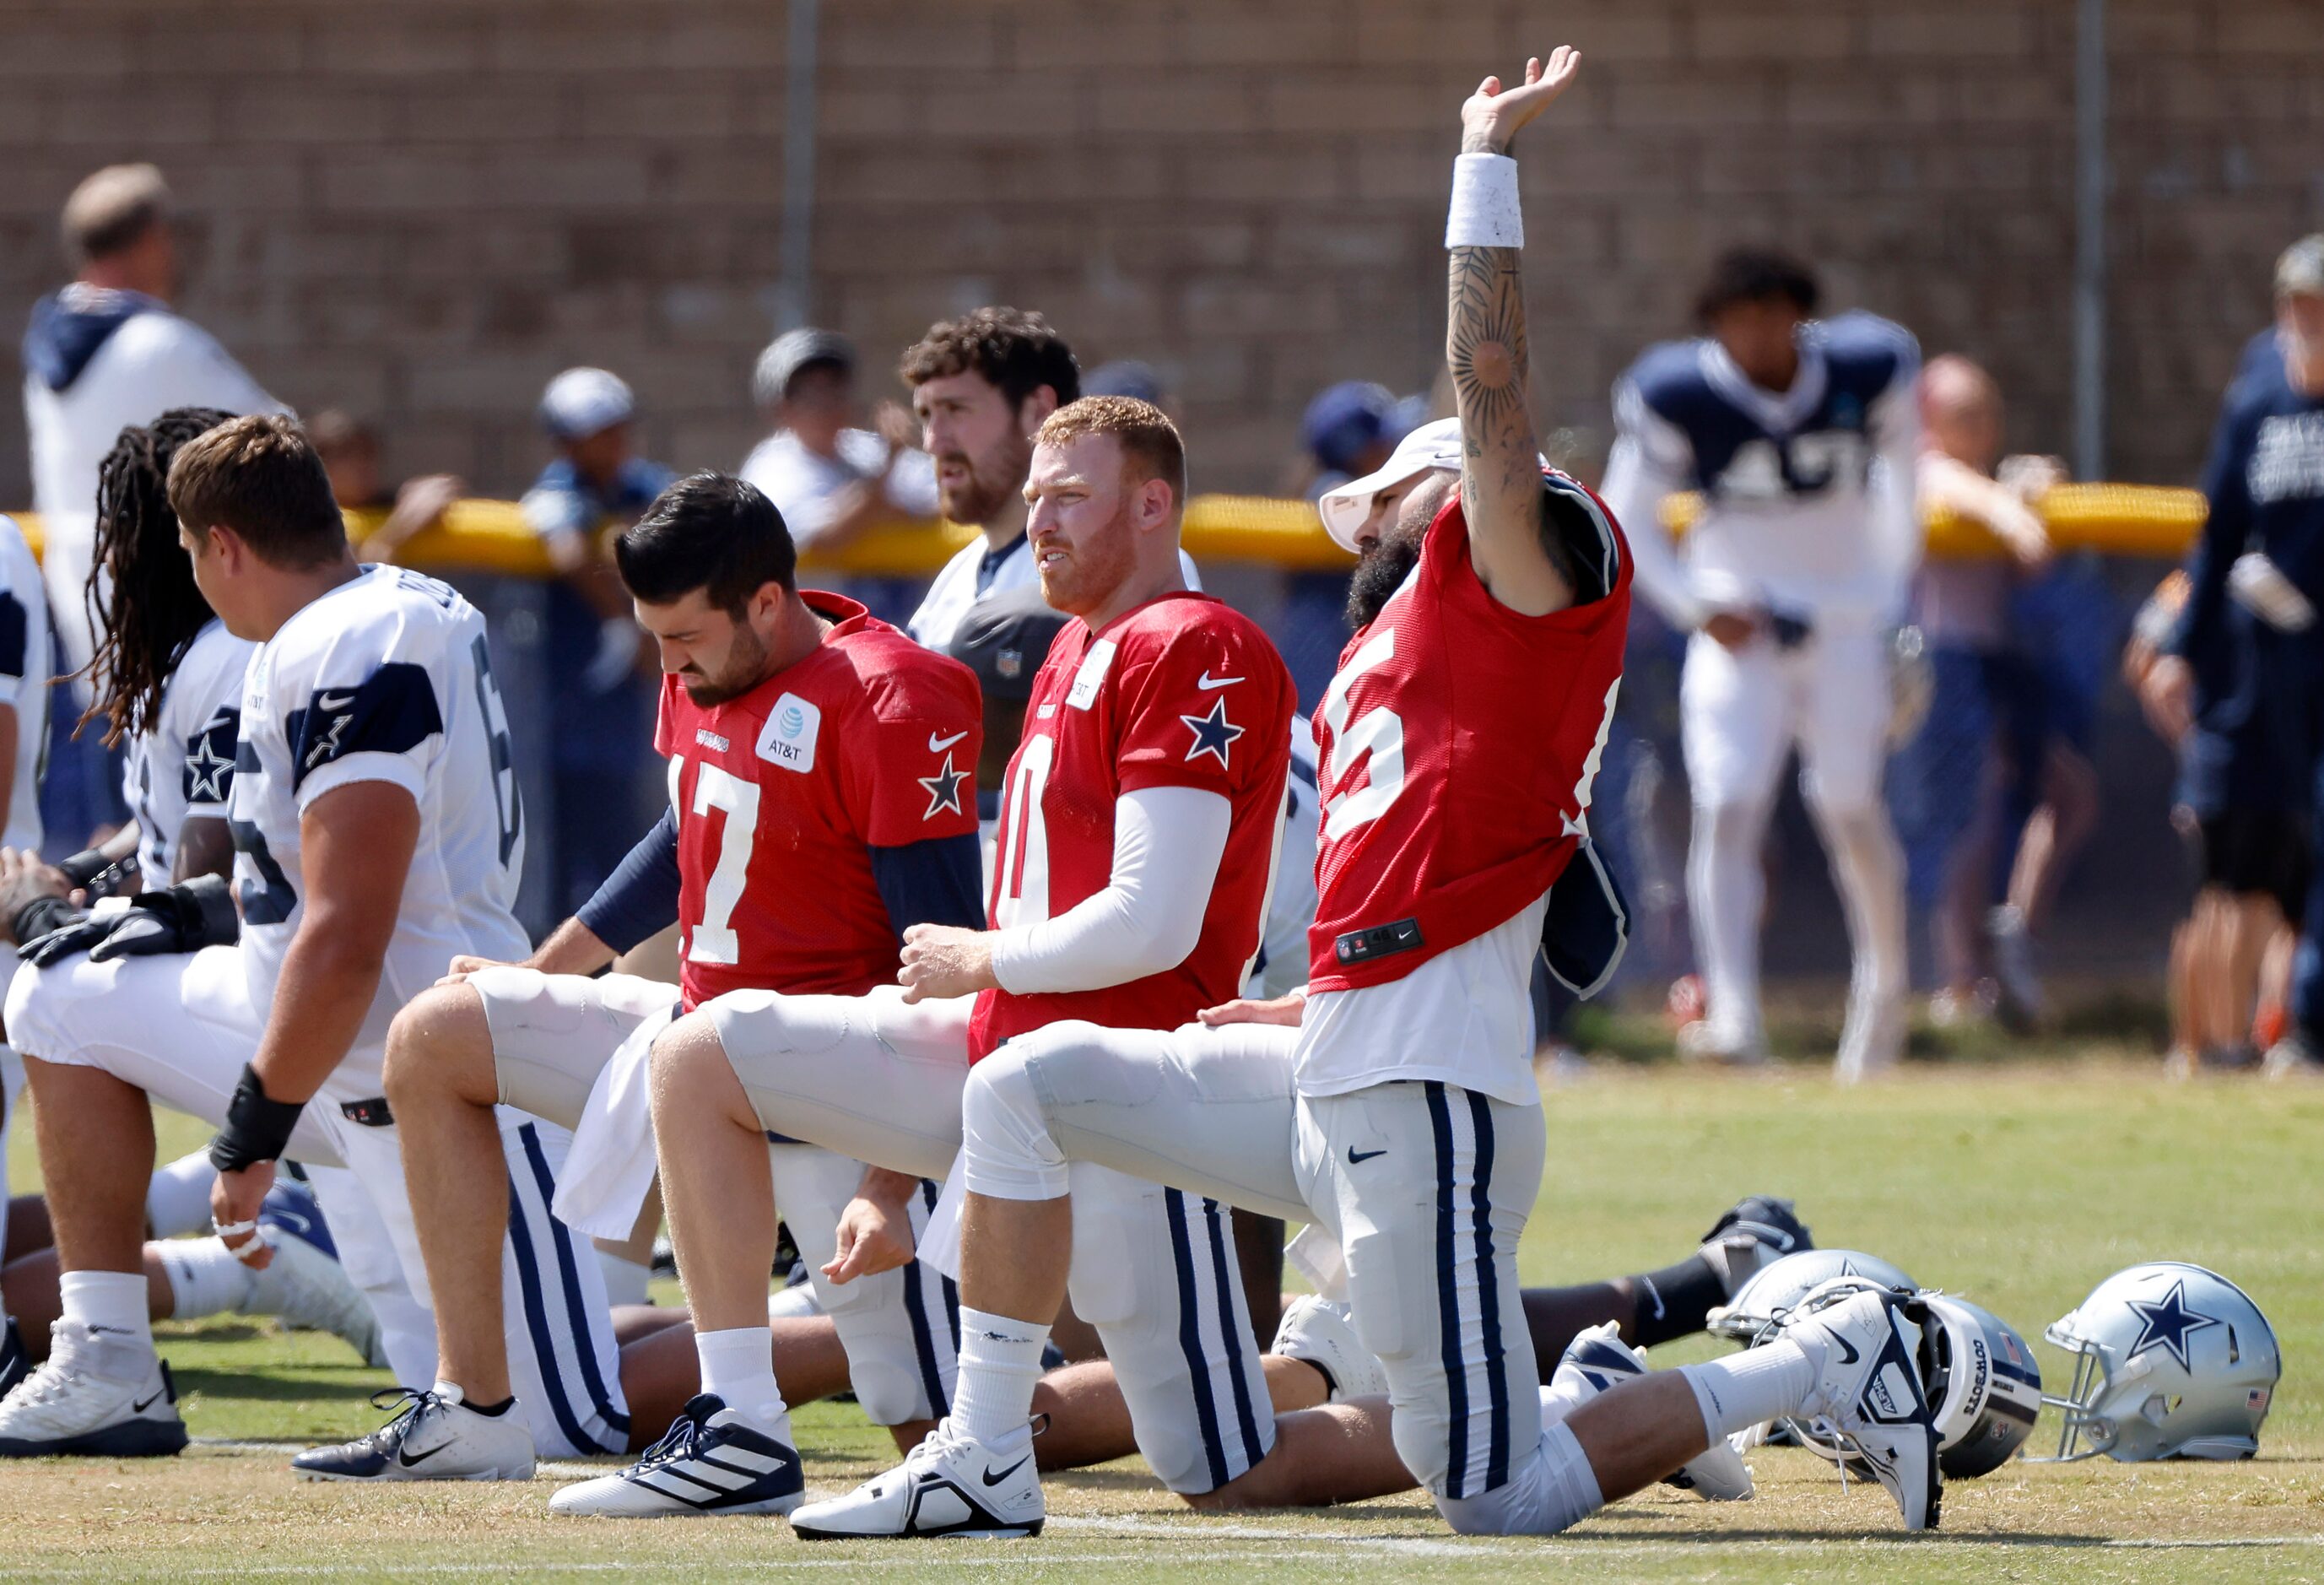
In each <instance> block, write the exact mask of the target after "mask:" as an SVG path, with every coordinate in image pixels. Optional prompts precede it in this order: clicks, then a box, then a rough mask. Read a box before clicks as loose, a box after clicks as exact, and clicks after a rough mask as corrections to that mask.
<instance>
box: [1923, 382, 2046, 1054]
mask: <svg viewBox="0 0 2324 1585" xmlns="http://www.w3.org/2000/svg"><path fill="white" fill-rule="evenodd" d="M1918 394H1919V401H1920V410H1921V447H1922V450H1921V459H1920V466H1919V472H1918V475H1917V479H1918V489H1919V499H1920V507H1921V511H1922V512H1923V516H1927V515H1929V514H1932V513H1936V512H1943V513H1949V514H1950V515H1952V516H1955V517H1960V518H1963V519H1966V520H1968V521H1969V522H1972V523H1975V524H1978V525H1979V526H1981V527H1983V528H1985V529H1986V530H1988V531H1989V532H1990V533H1991V534H1992V535H1993V537H1994V538H1995V539H1997V541H1999V544H2000V548H2001V551H2002V554H2000V555H1984V556H1961V557H1949V558H1930V559H1928V560H1926V561H1923V563H1922V564H1921V569H1920V572H1919V575H1918V576H1916V577H1915V579H1914V594H1913V621H1914V625H1915V626H1916V627H1918V628H1919V630H1920V631H1921V635H1922V641H1923V646H1924V650H1923V652H1924V654H1925V655H1926V657H1927V659H1928V662H1929V666H1930V671H1931V677H1932V697H1931V699H1930V705H1929V709H1928V712H1927V714H1926V715H1925V716H1924V718H1923V721H1922V723H1921V725H1920V728H1919V730H1918V731H1917V732H1915V733H1914V734H1913V735H1912V737H1911V738H1909V739H1908V740H1907V741H1906V742H1904V744H1903V745H1902V747H1901V748H1900V749H1899V750H1898V751H1897V754H1896V757H1895V763H1894V764H1893V765H1892V766H1891V768H1890V779H1889V788H1888V791H1889V806H1890V808H1891V810H1892V811H1893V813H1894V814H1895V817H1896V824H1897V830H1898V834H1899V835H1900V837H1902V839H1903V840H1904V847H1905V854H1906V867H1907V880H1908V887H1909V891H1910V896H1911V898H1912V903H1913V909H1914V914H1915V915H1917V916H1919V917H1924V918H1926V919H1928V920H1929V933H1930V940H1931V945H1932V949H1933V951H1934V954H1935V958H1936V964H1937V978H1938V985H1939V989H1938V991H1937V994H1936V997H1935V999H1934V1000H1933V1002H1932V1016H1933V1017H1934V1018H1935V1021H1936V1022H1937V1023H1939V1024H1940V1025H1951V1024H1957V1023H1960V1022H1964V1021H1967V1020H1971V1019H1974V1018H1980V1017H1983V1016H1986V1015H1988V1014H1990V1013H1992V1012H1994V1011H1996V1010H1997V1009H1998V1010H2000V1011H2002V1012H2003V1013H2004V1015H2005V1016H2006V1017H2007V1018H2011V1020H2012V1021H2013V1022H2024V1021H2030V1020H2031V1019H2032V1018H2033V1017H2034V1016H2035V1015H2036V1014H2037V1013H2038V1011H2039V997H2040V986H2039V984H2038V982H2037V981H2033V976H2032V973H2031V963H2030V961H2029V960H2028V957H2027V955H2026V954H2025V952H2024V946H2025V932H2024V929H2023V928H2022V927H2021V928H2018V929H2017V930H2015V931H2014V932H2011V933H2009V934H2008V935H2006V940H2005V941H2004V942H1997V941H1996V940H1995V939H1994V938H1992V937H1991V936H1989V935H1988V926H1989V924H1990V923H1991V922H1992V920H1991V917H1990V916H1991V915H1992V913H1993V905H1994V883H1995V871H1996V870H1997V866H1999V865H2001V864H2002V863H2004V862H2006V861H2005V859H2004V857H2003V854H2002V849H2003V848H2004V846H2005V843H2006V838H2005V834H2004V831H2003V825H2004V820H2005V807H2006V804H2007V803H2008V801H2009V798H2008V792H2007V789H2008V788H2009V787H2010V786H2011V785H2012V784H2014V783H2018V782H2023V781H2026V780H2029V779H2030V780H2033V781H2036V782H2043V781H2045V780H2049V779H2051V778H2049V777H2048V776H2047V765H2048V760H2049V733H2048V730H2047V725H2046V721H2045V716H2046V712H2045V711H2044V710H2043V677H2042V675H2041V672H2040V670H2039V668H2037V667H2036V665H2035V663H2034V662H2033V659H2031V658H2030V657H2029V656H2028V655H2027V654H2026V653H2025V652H2024V650H2022V649H2021V648H2020V647H2019V646H2018V644H2017V643H2016V642H2015V636H2014V634H2013V632H2012V627H2011V598H2012V595H2013V594H2015V588H2016V585H2017V583H2018V580H2019V578H2020V577H2021V576H2024V575H2026V574H2032V573H2039V572H2041V571H2042V570H2043V569H2044V568H2046V567H2048V566H2049V564H2050V558H2051V545H2050V536H2049V532H2048V530H2046V529H2044V528H2043V524H2042V520H2041V518H2040V516H2039V515H2037V514H2036V512H2035V511H2034V510H2033V502H2034V501H2036V500H2037V499H2039V497H2040V496H2041V495H2042V493H2043V492H2044V491H2046V490H2048V489H2049V488H2050V486H2051V485H2052V484H2054V483H2056V482H2057V481H2058V479H2059V478H2060V477H2061V469H2060V468H2059V466H2058V465H2056V464H2055V463H2054V462H2052V460H2051V459H2049V458H2046V457H2016V456H2013V457H2008V458H2004V457H2003V456H2002V455H2001V438H2002V418H2003V411H2002V401H2001V391H2000V388H1999V387H1998V386H1997V385H1996V384H1995V383H1994V381H1993V378H1992V376H1991V375H1990V374H1988V373H1987V372H1986V371H1985V370H1984V369H1982V368H1980V367H1979V366H1978V365H1977V364H1974V363H1972V362H1970V361H1969V359H1967V358H1965V357H1961V356H1960V355H1957V354H1947V355H1944V356H1942V357H1938V358H1933V359H1932V360H1931V361H1930V363H1929V364H1928V366H1927V367H1926V368H1925V369H1923V371H1922V373H1921V378H1920V381H1919V385H1918ZM2067 752H2070V750H2069V751H2067ZM2067 786H2068V788H2069V791H2068V793H2067V795H2066V796H2067V798H2068V800H2069V801H2068V807H2067V808H2066V810H2065V811H2063V818H2062V819H2061V817H2060V816H2059V815H2058V814H2056V813H2053V812H2051V810H2050V806H2049V804H2048V803H2047V802H2046V801H2045V800H2041V799H2037V800H2036V803H2037V806H2038V807H2039V809H2040V810H2041V815H2040V816H2039V817H2041V818H2042V819H2043V831H2044V835H2043V839H2042V841H2043V846H2044V848H2045V850H2046V851H2047V852H2049V853H2051V854H2052V855H2054V854H2056V853H2057V852H2059V850H2060V848H2061V846H2068V847H2070V845H2071V843H2073V842H2075V841H2078V840H2079V837H2080V834H2083V833H2086V832H2087V830H2088V828H2089V814H2090V812H2091V808H2092V800H2091V799H2090V797H2089V796H2088V795H2087V793H2086V791H2085V790H2084V788H2085V784H2084V782H2080V781H2068V782H2067ZM2050 833H2056V834H2060V835H2063V836H2064V837H2066V838H2068V839H2069V841H2068V842H2067V843H2063V844H2061V843H2059V842H2057V841H2055V840H2053V839H2052V837H2051V836H2050V835H2049V834H2050ZM2027 846H2028V848H2029V850H2030V847H2031V844H2030V843H2029V844H2027ZM2049 868H2051V869H2052V870H2054V868H2055V864H2054V862H2052V864H2051V865H2050V866H2049ZM2001 906H2002V907H2003V908H2008V909H2010V914H2009V917H2011V918H2012V919H2013V920H2017V921H2022V920H2023V918H2024V912H2023V911H2022V910H2019V909H2015V908H2011V905H2010V904H2007V903H2004V904H2003V905H2001ZM1997 949H1998V950H1997ZM2002 952H2006V953H2008V954H2010V955H2009V957H2008V961H2007V962H2006V963H1997V961H1996V960H1997V955H2000V954H2001V953H2002ZM1997 969H1999V970H2000V971H2001V972H2000V975H1999V978H1998V980H1997Z"/></svg>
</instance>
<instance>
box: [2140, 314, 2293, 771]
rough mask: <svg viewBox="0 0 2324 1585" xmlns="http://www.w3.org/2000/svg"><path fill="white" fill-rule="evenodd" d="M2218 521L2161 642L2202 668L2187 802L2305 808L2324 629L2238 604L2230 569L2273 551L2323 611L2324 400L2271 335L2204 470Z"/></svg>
mask: <svg viewBox="0 0 2324 1585" xmlns="http://www.w3.org/2000/svg"><path fill="white" fill-rule="evenodd" d="M2203 494H2204V496H2205V498H2206V500H2207V501H2208V502H2209V517H2208V518H2207V519H2206V521H2205V522H2204V525H2203V534H2202V538H2201V539H2199V540H2198V541H2197V542H2196V545H2195V548H2194V551H2193V553H2192V554H2191V555H2190V557H2189V558H2188V563H2187V575H2188V579H2189V583H2190V585H2191V586H2190V590H2189V594H2188V597H2187V608H2186V610H2185V611H2184V612H2183V613H2181V617H2180V620H2179V624H2178V626H2177V628H2176V629H2175V630H2174V631H2173V632H2172V634H2171V636H2170V638H2169V639H2168V640H2165V642H2164V644H2163V648H2164V650H2166V651H2167V652H2169V653H2172V654H2176V655H2180V656H2183V657H2185V659H2186V660H2187V662H2188V664H2189V665H2190V667H2191V668H2193V670H2194V674H2195V715H2196V731H2195V733H2193V734H2192V736H2191V737H2190V741H2189V742H2188V744H2187V746H2186V750H2185V760H2186V762H2185V766H2184V771H2185V778H2184V785H2183V787H2182V789H2181V791H2182V797H2184V799H2185V801H2186V802H2188V803H2189V804H2190V805H2192V806H2194V807H2195V808H2196V809H2198V810H2199V811H2201V812H2204V813H2210V812H2213V811H2215V810H2217V809H2219V808H2223V807H2226V806H2230V805H2233V806H2242V807H2255V806H2257V807H2271V808H2272V807H2304V806H2305V805H2306V803H2307V801H2308V764H2307V761H2308V760H2309V758H2310V755H2311V754H2312V753H2313V752H2314V751H2315V750H2316V748H2317V747H2319V746H2324V745H2319V744H2318V743H2316V742H2314V737H2315V733H2314V729H2313V725H2312V723H2310V719H2309V717H2310V714H2311V713H2312V710H2313V703H2314V701H2315V698H2316V695H2317V689H2316V686H2315V685H2316V683H2317V680H2318V678H2319V675H2324V626H2319V627H2313V628H2310V629H2309V630H2308V631H2306V632H2303V633H2297V634H2288V633H2282V632H2279V631H2276V630H2275V629H2273V628H2271V627H2269V626H2268V625H2267V624H2265V623H2264V622H2261V621H2259V620H2258V618H2256V617H2255V616H2254V615H2253V614H2252V613H2250V612H2248V611H2246V610H2245V609H2244V608H2243V607H2242V606H2241V605H2239V604H2236V602H2235V601H2234V600H2233V599H2232V598H2231V597H2230V596H2229V594H2228V593H2227V576H2228V573H2229V571H2230V570H2231V569H2232V568H2233V567H2234V566H2235V561H2236V558H2237V557H2238V556H2241V555H2243V554H2244V553H2245V552H2246V551H2247V550H2259V551H2264V552H2265V553H2266V555H2267V556H2268V558H2269V559H2271V560H2273V562H2274V563H2275V564H2276V566H2277V567H2280V568H2282V571H2283V574H2284V576H2286V577H2287V578H2289V579H2290V580H2291V581H2292V584H2293V585H2295V586H2297V587H2298V588H2299V590H2300V591H2301V593H2302V594H2305V595H2307V596H2308V598H2309V600H2310V603H2311V604H2315V605H2316V606H2317V607H2318V608H2319V610H2324V397H2319V396H2310V395H2308V394H2306V393H2304V392H2301V391H2299V390H2296V389H2295V388H2294V387H2293V386H2292V380H2291V376H2290V373H2288V371H2287V370H2286V369H2285V368H2284V362H2283V354H2282V349H2281V347H2280V346H2279V345H2278V344H2277V340H2276V335H2275V332H2274V331H2273V330H2268V331H2264V332H2262V333H2261V334H2260V335H2259V336H2256V337H2255V338H2254V339H2253V340H2252V342H2251V344H2250V345H2249V346H2246V348H2245V350H2244V355H2243V358H2242V360H2241V362H2240V363H2239V364H2238V365H2237V367H2236V378H2235V382H2234V383H2233V384H2231V385H2230V386H2229V387H2228V390H2227V400H2226V401H2225V402H2224V403H2223V405H2222V407H2221V410H2220V413H2219V423H2218V429H2217V430H2216V431H2215V432H2214V434H2213V437H2212V441H2211V455H2210V459H2209V462H2208V463H2207V464H2206V465H2204V469H2203Z"/></svg>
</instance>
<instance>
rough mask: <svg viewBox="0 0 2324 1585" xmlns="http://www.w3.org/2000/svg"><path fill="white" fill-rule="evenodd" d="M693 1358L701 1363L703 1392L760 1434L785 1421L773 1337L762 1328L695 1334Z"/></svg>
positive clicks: (739, 1327) (738, 1327)
mask: <svg viewBox="0 0 2324 1585" xmlns="http://www.w3.org/2000/svg"><path fill="white" fill-rule="evenodd" d="M694 1355H695V1358H696V1359H699V1360H700V1361H701V1362H702V1390H703V1391H704V1392H706V1393H709V1394H711V1395H712V1396H715V1397H719V1398H723V1399H724V1400H725V1403H726V1406H727V1407H728V1408H730V1409H732V1410H733V1411H734V1412H735V1413H736V1414H738V1415H742V1418H744V1419H745V1420H748V1421H750V1422H751V1423H752V1424H753V1425H756V1426H757V1427H758V1428H759V1429H760V1430H761V1431H770V1430H772V1429H773V1428H774V1425H775V1423H776V1422H777V1421H779V1420H780V1419H781V1418H782V1417H783V1415H784V1414H785V1412H786V1406H785V1405H784V1403H783V1394H782V1389H781V1388H780V1387H777V1386H776V1385H775V1339H774V1334H773V1333H772V1332H770V1331H768V1330H767V1329H766V1328H765V1327H763V1326H737V1327H733V1328H730V1329H728V1330H727V1331H724V1332H696V1333H695V1334H694Z"/></svg>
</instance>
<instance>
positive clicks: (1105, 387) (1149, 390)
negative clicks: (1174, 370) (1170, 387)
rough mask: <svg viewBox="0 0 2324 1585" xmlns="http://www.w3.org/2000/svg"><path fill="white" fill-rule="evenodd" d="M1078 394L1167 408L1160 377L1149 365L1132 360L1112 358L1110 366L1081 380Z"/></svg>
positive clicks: (1168, 398)
mask: <svg viewBox="0 0 2324 1585" xmlns="http://www.w3.org/2000/svg"><path fill="white" fill-rule="evenodd" d="M1082 394H1083V395H1084V396H1130V397H1135V398H1137V399H1138V400H1139V401H1150V402H1152V403H1153V404H1154V405H1155V406H1156V407H1158V408H1167V407H1168V406H1169V405H1170V394H1169V392H1167V391H1166V390H1165V389H1164V388H1163V385H1162V376H1161V375H1160V374H1158V373H1156V372H1155V369H1154V365H1153V364H1146V363H1140V362H1139V361H1138V360H1137V359H1136V358H1116V359H1115V360H1114V361H1113V362H1111V363H1110V364H1099V365H1098V366H1097V367H1096V368H1094V369H1093V370H1091V371H1090V373H1088V375H1087V376H1086V377H1084V379H1083V381H1082ZM1173 416H1174V417H1175V416H1176V415H1173Z"/></svg>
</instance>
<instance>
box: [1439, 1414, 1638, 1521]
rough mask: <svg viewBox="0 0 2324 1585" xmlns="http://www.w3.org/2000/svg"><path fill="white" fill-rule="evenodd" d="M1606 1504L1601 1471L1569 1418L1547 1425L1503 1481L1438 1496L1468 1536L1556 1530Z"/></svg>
mask: <svg viewBox="0 0 2324 1585" xmlns="http://www.w3.org/2000/svg"><path fill="white" fill-rule="evenodd" d="M1605 1506H1606V1499H1605V1497H1604V1496H1603V1494H1602V1493H1600V1491H1599V1489H1598V1475H1597V1471H1595V1470H1592V1469H1591V1467H1590V1460H1589V1458H1588V1456H1587V1455H1585V1454H1584V1453H1583V1452H1582V1444H1581V1443H1580V1442H1576V1441H1575V1440H1574V1438H1573V1433H1572V1430H1571V1429H1569V1428H1568V1427H1567V1426H1566V1425H1565V1424H1564V1423H1563V1421H1561V1422H1559V1423H1558V1424H1554V1425H1546V1426H1544V1427H1543V1428H1542V1433H1541V1445H1540V1446H1538V1447H1536V1448H1535V1449H1534V1451H1533V1453H1532V1455H1531V1456H1530V1457H1528V1458H1527V1459H1526V1461H1524V1462H1523V1463H1521V1464H1519V1465H1518V1466H1517V1468H1516V1469H1514V1470H1510V1471H1509V1478H1508V1481H1507V1482H1506V1483H1504V1484H1503V1485H1500V1486H1496V1487H1495V1488H1493V1489H1492V1490H1490V1491H1488V1492H1486V1493H1484V1494H1483V1495H1481V1496H1479V1497H1438V1498H1437V1499H1436V1511H1437V1512H1438V1513H1440V1514H1442V1515H1443V1516H1444V1522H1445V1523H1446V1524H1447V1525H1451V1526H1452V1528H1453V1529H1454V1530H1455V1531H1456V1532H1458V1533H1459V1534H1462V1535H1554V1534H1557V1533H1558V1532H1559V1531H1561V1530H1565V1529H1570V1528H1572V1526H1573V1525H1578V1524H1580V1523H1581V1522H1582V1520H1584V1519H1586V1518H1588V1517H1589V1516H1591V1515H1592V1514H1594V1513H1596V1512H1597V1511H1598V1510H1599V1509H1600V1508H1601V1507H1605Z"/></svg>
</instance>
